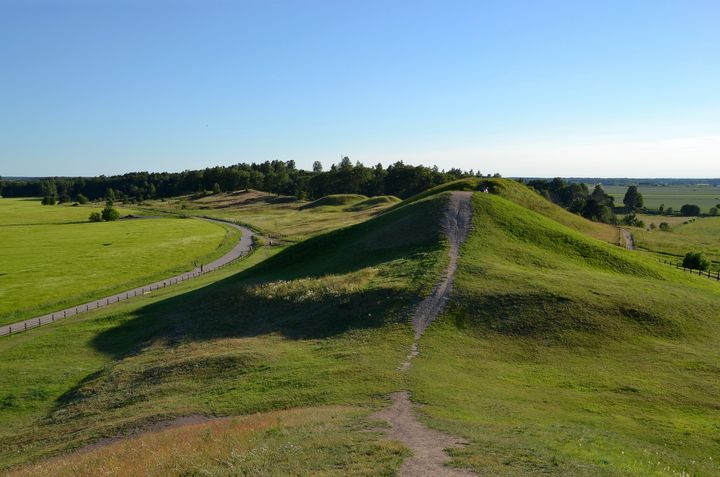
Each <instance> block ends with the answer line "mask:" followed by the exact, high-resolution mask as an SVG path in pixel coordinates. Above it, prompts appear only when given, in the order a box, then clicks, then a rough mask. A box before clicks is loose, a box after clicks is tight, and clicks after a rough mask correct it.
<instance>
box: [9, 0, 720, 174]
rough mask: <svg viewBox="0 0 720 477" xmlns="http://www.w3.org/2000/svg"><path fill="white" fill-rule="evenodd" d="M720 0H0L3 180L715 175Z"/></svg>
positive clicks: (719, 140)
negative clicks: (417, 168) (280, 170)
mask: <svg viewBox="0 0 720 477" xmlns="http://www.w3.org/2000/svg"><path fill="white" fill-rule="evenodd" d="M719 25H720V1H718V0H706V1H702V0H679V1H664V0H652V1H635V0H622V1H614V0H602V1H600V0H598V1H578V0H568V1H544V0H527V1H515V0H498V1H481V0H474V1H467V2H463V1H434V2H426V1H422V0H413V1H407V2H405V1H390V0H382V1H374V0H362V1H350V0H348V1H341V0H332V1H320V0H317V1H314V0H306V1H300V0H297V1H277V0H259V1H240V0H237V1H227V2H222V1H211V0H203V1H200V0H198V1H159V0H155V1H153V0H137V1H133V0H126V1H114V0H0V175H4V176H13V175H28V176H38V175H97V174H108V175H109V174H114V173H123V172H129V171H139V170H150V171H162V170H168V171H179V170H183V169H196V168H202V167H206V166H212V165H222V164H225V165H229V164H234V163H238V162H253V161H254V162H260V161H265V160H269V159H281V160H290V159H293V160H295V161H296V163H297V164H298V165H299V166H300V167H303V168H309V167H310V166H311V164H312V162H313V161H314V160H320V161H321V162H323V164H325V165H326V167H327V166H328V165H329V164H330V163H332V162H336V161H337V160H338V158H339V157H340V155H341V154H343V155H349V156H350V157H351V159H353V160H359V161H361V162H363V163H365V164H376V163H378V162H382V163H384V164H389V163H391V162H395V161H398V160H403V161H405V162H406V163H412V164H420V163H422V164H426V165H432V164H436V165H438V167H440V168H450V167H453V166H455V167H461V168H463V169H470V168H472V169H475V170H478V169H479V170H480V171H482V172H484V173H486V172H491V173H494V172H499V173H501V174H503V175H507V176H555V175H560V176H604V177H607V176H610V177H621V176H631V177H660V176H662V177H688V176H692V177H720V26H719Z"/></svg>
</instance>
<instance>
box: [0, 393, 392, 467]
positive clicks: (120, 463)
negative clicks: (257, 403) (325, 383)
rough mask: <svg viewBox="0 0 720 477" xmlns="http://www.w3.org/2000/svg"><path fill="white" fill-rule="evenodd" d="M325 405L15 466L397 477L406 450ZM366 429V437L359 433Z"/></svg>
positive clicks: (342, 409)
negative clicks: (382, 476)
mask: <svg viewBox="0 0 720 477" xmlns="http://www.w3.org/2000/svg"><path fill="white" fill-rule="evenodd" d="M366 413H367V411H366V410H364V409H361V408H357V407H350V406H326V407H312V408H303V409H292V410H284V411H274V412H268V413H261V414H253V415H249V416H243V417H233V418H223V419H213V420H210V421H206V422H200V423H195V424H187V425H182V426H178V427H174V428H170V429H165V430H162V431H158V432H149V433H146V434H142V435H139V436H137V437H134V438H131V439H126V440H121V441H117V442H114V443H111V444H109V445H107V446H104V447H100V448H96V449H91V450H88V451H80V452H76V453H73V454H70V455H67V456H63V457H59V458H54V459H50V460H47V461H44V462H41V463H39V464H35V465H30V466H26V467H23V468H20V469H16V470H15V471H13V472H11V473H10V474H9V475H10V476H14V477H20V476H33V477H43V476H48V477H49V476H53V477H63V476H67V477H79V476H98V475H103V476H121V475H122V476H125V475H143V476H167V475H203V476H216V475H253V476H261V475H321V476H330V475H343V476H345V475H351V476H352V475H392V474H393V472H394V470H395V469H396V468H397V467H398V466H399V464H400V462H401V459H402V457H403V456H404V455H405V452H406V451H405V450H404V449H403V447H402V446H401V445H400V444H397V443H393V442H389V441H384V440H383V439H382V437H381V436H380V434H379V433H377V432H371V431H369V430H368V429H365V428H364V427H363V424H362V421H361V419H360V417H361V416H364V415H365V414H366ZM363 430H365V431H367V432H361V431H363Z"/></svg>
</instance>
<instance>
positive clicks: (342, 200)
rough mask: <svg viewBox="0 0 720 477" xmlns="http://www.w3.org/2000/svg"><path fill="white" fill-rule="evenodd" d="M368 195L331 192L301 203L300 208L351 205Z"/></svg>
mask: <svg viewBox="0 0 720 477" xmlns="http://www.w3.org/2000/svg"><path fill="white" fill-rule="evenodd" d="M367 198H368V197H367V196H366V195H361V194H331V195H326V196H325V197H321V198H319V199H317V200H314V201H312V202H308V203H307V204H305V205H303V206H302V207H301V209H314V208H316V207H328V206H329V207H338V206H343V205H352V204H355V203H357V202H360V201H363V200H366V199H367Z"/></svg>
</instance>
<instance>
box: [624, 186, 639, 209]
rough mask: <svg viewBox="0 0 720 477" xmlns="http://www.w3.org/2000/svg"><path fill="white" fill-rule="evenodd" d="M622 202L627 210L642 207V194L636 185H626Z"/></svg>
mask: <svg viewBox="0 0 720 477" xmlns="http://www.w3.org/2000/svg"><path fill="white" fill-rule="evenodd" d="M623 204H625V207H626V208H627V210H628V212H631V211H633V210H637V209H642V207H643V205H644V201H643V196H642V194H641V193H640V192H638V188H637V186H634V185H632V186H630V187H628V189H627V192H625V197H624V198H623Z"/></svg>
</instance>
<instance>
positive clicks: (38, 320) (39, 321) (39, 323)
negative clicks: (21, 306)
mask: <svg viewBox="0 0 720 477" xmlns="http://www.w3.org/2000/svg"><path fill="white" fill-rule="evenodd" d="M40 324H41V323H40V318H38V326H40Z"/></svg>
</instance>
